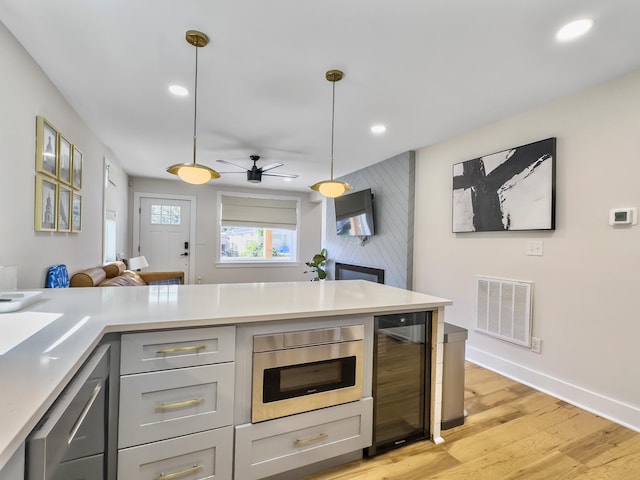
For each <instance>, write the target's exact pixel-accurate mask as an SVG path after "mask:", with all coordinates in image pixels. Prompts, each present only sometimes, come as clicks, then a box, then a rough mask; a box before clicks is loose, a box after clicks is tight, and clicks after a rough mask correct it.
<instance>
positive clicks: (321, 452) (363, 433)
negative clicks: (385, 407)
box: [235, 398, 373, 480]
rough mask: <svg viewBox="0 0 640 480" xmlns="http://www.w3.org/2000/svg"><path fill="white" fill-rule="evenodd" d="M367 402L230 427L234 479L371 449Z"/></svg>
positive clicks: (369, 400)
mask: <svg viewBox="0 0 640 480" xmlns="http://www.w3.org/2000/svg"><path fill="white" fill-rule="evenodd" d="M372 415H373V399H372V398H366V399H364V400H360V401H357V402H351V403H346V404H343V405H338V406H335V407H330V408H323V409H320V410H314V411H312V412H307V413H302V414H299V415H291V416H289V417H284V418H280V419H277V420H270V421H268V422H262V423H254V424H245V425H240V426H237V427H236V458H235V478H236V479H239V480H240V479H241V480H257V479H260V478H265V477H269V476H272V475H277V474H279V473H283V472H286V471H289V470H294V469H296V468H300V467H305V466H307V465H310V464H312V463H315V462H320V461H322V460H326V459H329V458H333V457H337V456H340V455H343V454H347V453H350V452H354V451H358V450H361V449H362V448H365V447H368V446H369V445H371V426H372Z"/></svg>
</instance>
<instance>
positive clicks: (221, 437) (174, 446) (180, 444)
mask: <svg viewBox="0 0 640 480" xmlns="http://www.w3.org/2000/svg"><path fill="white" fill-rule="evenodd" d="M232 447H233V427H231V426H229V427H225V428H218V429H216V430H209V431H207V432H202V433H194V434H192V435H187V436H185V437H178V438H173V439H171V440H163V441H161V442H156V443H152V444H149V445H141V446H139V447H131V448H125V449H124V450H120V451H119V452H118V478H119V479H122V480H129V479H136V480H163V479H188V480H204V479H215V480H231V470H232V458H233V457H232V456H233V448H232Z"/></svg>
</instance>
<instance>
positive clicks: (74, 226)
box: [71, 192, 82, 232]
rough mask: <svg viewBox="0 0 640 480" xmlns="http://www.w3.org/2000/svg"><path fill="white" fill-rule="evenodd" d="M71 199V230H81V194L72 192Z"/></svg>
mask: <svg viewBox="0 0 640 480" xmlns="http://www.w3.org/2000/svg"><path fill="white" fill-rule="evenodd" d="M71 195H72V199H71V231H72V232H81V231H82V195H80V194H79V193H78V192H72V193H71Z"/></svg>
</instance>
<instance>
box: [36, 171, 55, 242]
mask: <svg viewBox="0 0 640 480" xmlns="http://www.w3.org/2000/svg"><path fill="white" fill-rule="evenodd" d="M57 192H58V185H57V183H56V182H55V181H54V180H53V179H51V178H49V177H47V176H45V175H36V201H35V208H34V212H35V230H36V231H37V232H52V231H55V230H56V228H57V220H58V212H57V206H58V197H57Z"/></svg>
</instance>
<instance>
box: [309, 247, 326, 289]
mask: <svg viewBox="0 0 640 480" xmlns="http://www.w3.org/2000/svg"><path fill="white" fill-rule="evenodd" d="M326 263H327V249H326V248H323V249H322V250H320V253H316V254H315V255H314V256H313V259H312V260H311V261H310V262H305V265H306V266H307V267H309V268H310V270H305V272H304V273H315V274H316V276H315V277H314V278H312V279H311V281H312V282H317V281H319V280H324V279H325V278H327V272H326V271H325V269H324V267H325V265H326Z"/></svg>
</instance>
